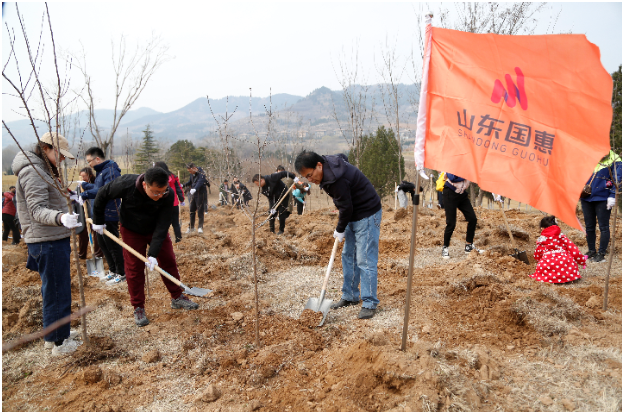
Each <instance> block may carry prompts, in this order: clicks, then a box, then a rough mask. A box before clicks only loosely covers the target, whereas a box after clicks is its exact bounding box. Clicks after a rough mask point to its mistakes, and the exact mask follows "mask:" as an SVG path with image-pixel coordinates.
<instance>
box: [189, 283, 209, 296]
mask: <svg viewBox="0 0 622 412" xmlns="http://www.w3.org/2000/svg"><path fill="white" fill-rule="evenodd" d="M210 292H213V290H211V289H203V288H189V287H187V286H186V287H185V288H184V293H185V294H187V295H192V296H199V297H202V296H205V295H207V294H208V293H210Z"/></svg>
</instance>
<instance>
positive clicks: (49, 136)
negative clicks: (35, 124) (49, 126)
mask: <svg viewBox="0 0 622 412" xmlns="http://www.w3.org/2000/svg"><path fill="white" fill-rule="evenodd" d="M57 135H58V140H57V139H56V137H57ZM57 141H58V146H59V147H56V142H57ZM41 142H43V143H47V144H49V145H51V146H53V147H56V148H57V149H58V151H59V152H60V153H61V154H62V155H63V156H65V157H66V158H68V159H75V158H76V157H75V156H74V155H72V154H71V152H70V151H69V143H68V142H67V139H65V138H64V137H63V135H61V134H58V133H56V132H52V133H50V132H47V133H46V134H44V135H43V136H41Z"/></svg>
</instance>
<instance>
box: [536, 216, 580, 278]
mask: <svg viewBox="0 0 622 412" xmlns="http://www.w3.org/2000/svg"><path fill="white" fill-rule="evenodd" d="M540 228H541V229H542V233H541V236H540V237H539V238H538V241H537V245H536V251H535V253H534V255H533V256H534V258H535V259H536V261H537V262H538V265H537V266H536V272H535V273H534V274H533V275H529V276H530V277H532V278H534V279H535V280H539V281H540V282H548V283H566V282H572V281H573V280H577V279H581V275H580V274H579V266H578V265H581V266H582V267H584V268H585V262H586V261H587V256H585V255H584V254H583V253H581V252H580V251H579V248H577V247H576V246H575V244H574V243H572V241H571V240H570V239H568V238H567V237H566V235H564V234H563V233H562V232H561V229H560V228H559V226H557V222H555V216H547V217H545V218H543V219H542V220H541V221H540Z"/></svg>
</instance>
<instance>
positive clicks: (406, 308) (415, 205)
mask: <svg viewBox="0 0 622 412" xmlns="http://www.w3.org/2000/svg"><path fill="white" fill-rule="evenodd" d="M418 206H419V173H417V178H416V179H415V194H414V195H413V220H412V231H411V234H410V257H409V259H408V279H407V280H406V303H405V304H404V327H403V329H402V347H401V349H402V350H403V351H404V350H406V342H407V340H408V321H409V318H410V296H411V293H412V285H413V268H414V266H415V246H416V244H417V209H418Z"/></svg>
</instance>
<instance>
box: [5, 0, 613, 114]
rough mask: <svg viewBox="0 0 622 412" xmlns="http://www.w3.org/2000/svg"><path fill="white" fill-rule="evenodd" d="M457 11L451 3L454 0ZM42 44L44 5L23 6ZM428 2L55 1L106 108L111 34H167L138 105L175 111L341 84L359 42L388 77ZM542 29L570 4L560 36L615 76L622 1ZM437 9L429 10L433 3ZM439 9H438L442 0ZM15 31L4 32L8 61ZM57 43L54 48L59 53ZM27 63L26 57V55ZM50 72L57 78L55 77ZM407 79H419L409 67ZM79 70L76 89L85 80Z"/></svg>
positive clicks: (54, 13)
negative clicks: (344, 62)
mask: <svg viewBox="0 0 622 412" xmlns="http://www.w3.org/2000/svg"><path fill="white" fill-rule="evenodd" d="M444 5H446V6H449V7H450V9H453V6H452V5H451V4H450V3H444ZM19 7H20V11H21V13H22V14H23V15H24V18H25V20H26V24H27V25H28V27H29V28H30V29H32V31H31V35H32V36H33V40H31V41H33V42H36V38H37V33H38V30H39V27H40V24H41V16H42V13H43V10H44V8H43V7H44V6H43V3H19ZM422 7H426V6H423V5H422V4H420V3H357V2H351V3H298V2H290V3H278V4H277V3H259V2H253V3H232V2H224V1H218V2H157V1H151V2H143V1H140V2H135V1H126V2H79V3H60V2H52V3H49V9H50V15H51V19H52V26H53V29H54V33H55V39H56V44H57V47H58V48H60V49H62V50H71V51H74V52H77V51H79V50H80V47H81V46H80V44H82V45H83V46H84V48H85V50H86V52H87V59H88V60H87V61H88V65H89V67H90V71H91V74H92V76H93V78H94V80H95V84H94V91H95V95H96V97H97V98H98V104H99V106H98V107H99V108H112V105H113V83H112V80H113V79H112V75H113V72H112V64H111V58H110V56H111V47H110V45H111V40H112V39H118V37H119V35H120V34H122V33H123V34H125V35H126V36H127V37H128V39H129V44H130V45H131V44H134V45H135V44H136V41H137V40H145V39H147V38H148V37H150V35H151V33H152V32H154V33H157V34H159V35H160V36H161V37H162V38H163V39H164V41H165V42H167V43H168V44H169V46H170V49H169V54H170V56H171V57H172V58H173V59H172V60H171V61H169V62H168V63H166V64H165V65H163V66H162V67H161V69H160V70H159V71H158V72H157V73H156V75H155V76H154V77H153V78H152V80H151V82H150V83H149V85H148V87H147V89H146V90H145V92H144V93H143V94H142V96H141V98H140V99H139V100H138V102H137V103H136V105H135V106H134V108H138V107H150V108H152V109H155V110H158V111H161V112H169V111H173V110H176V109H179V108H181V107H182V106H184V105H186V104H188V103H190V102H191V101H193V100H195V99H197V98H200V97H205V96H206V95H208V94H209V95H210V97H213V98H221V97H225V96H226V95H248V92H249V87H252V88H253V95H255V96H267V95H268V94H269V92H270V88H271V89H272V93H273V94H276V93H290V94H296V95H301V96H305V95H307V94H309V93H310V92H311V91H313V90H314V89H316V88H319V87H321V86H327V87H329V88H331V89H338V88H339V84H338V81H337V76H336V75H335V71H334V69H333V67H334V66H337V65H338V63H339V60H340V53H342V51H344V50H345V51H346V55H347V56H348V57H351V56H352V53H351V50H352V47H353V45H354V44H355V43H358V45H359V60H360V66H361V68H362V73H363V74H364V75H365V77H366V78H367V79H368V82H370V83H376V82H379V81H380V79H379V76H378V72H377V70H376V63H377V62H378V59H379V58H380V50H381V49H382V47H383V46H382V44H383V43H384V42H385V41H386V40H387V39H388V42H389V44H390V45H391V47H393V46H395V47H396V53H397V55H398V56H399V57H400V59H401V61H402V63H403V64H404V63H406V61H407V59H408V58H409V56H410V54H411V51H412V50H413V47H414V50H415V52H416V53H418V46H417V42H416V39H417V36H418V34H417V25H416V24H415V18H416V10H419V9H420V8H422ZM546 7H547V11H546V12H545V13H544V14H543V15H542V16H541V19H540V21H541V24H540V26H539V29H538V31H537V33H542V34H543V33H546V31H547V27H548V25H549V23H550V21H551V19H550V16H553V15H555V14H556V13H557V12H558V11H559V10H560V9H561V10H562V11H561V15H560V18H559V20H558V22H557V26H556V32H559V31H564V32H567V31H572V32H573V33H584V34H586V35H587V38H588V39H589V40H590V41H591V42H593V43H595V44H596V45H598V46H599V47H600V50H601V60H602V63H603V65H604V67H605V69H606V70H607V71H608V72H612V71H614V70H616V69H617V67H618V66H619V65H620V64H622V47H621V46H620V39H622V24H620V22H622V3H549V4H548V5H547V6H546ZM426 8H428V7H426ZM429 8H431V9H434V8H435V5H434V4H432V5H431V6H430V7H429ZM4 23H6V24H8V25H9V26H10V27H15V29H16V30H17V29H18V27H19V25H18V21H17V18H16V13H15V4H14V3H5V5H4V8H3V26H4ZM7 50H8V36H7V32H6V27H3V34H2V57H3V64H4V63H5V62H6V59H7V56H8V55H7ZM49 51H50V47H49V45H46V50H45V52H46V53H47V55H48V56H49ZM23 63H26V61H25V59H24V60H23ZM52 79H53V78H52V77H51V75H49V81H52ZM401 80H402V82H403V83H413V82H414V81H415V76H414V74H413V70H412V66H411V65H410V64H408V65H407V66H406V70H405V72H404V75H403V76H402V79H401ZM80 81H81V78H80V77H79V76H78V74H77V73H74V76H73V79H72V85H73V86H75V87H78V86H80ZM2 89H3V98H2V106H3V107H2V117H3V119H4V120H5V121H11V120H17V119H20V118H21V117H19V116H18V115H16V114H15V113H12V112H11V109H15V108H16V107H18V104H17V101H16V100H15V99H13V98H11V97H8V96H7V95H6V94H4V93H6V92H7V91H9V90H8V88H7V84H6V82H5V81H4V80H3V84H2Z"/></svg>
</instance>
